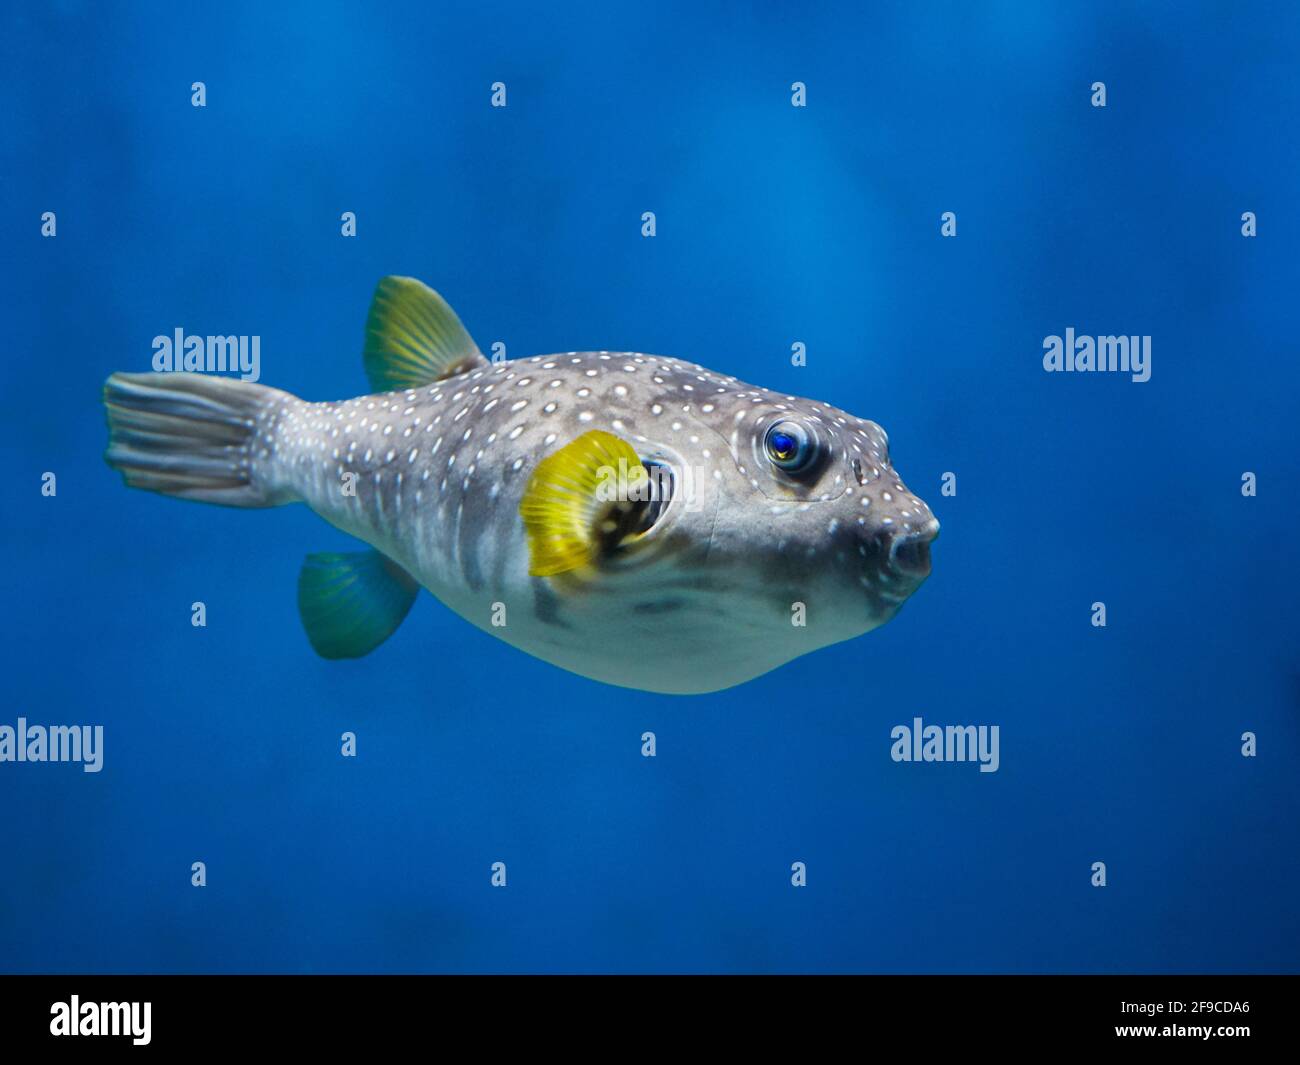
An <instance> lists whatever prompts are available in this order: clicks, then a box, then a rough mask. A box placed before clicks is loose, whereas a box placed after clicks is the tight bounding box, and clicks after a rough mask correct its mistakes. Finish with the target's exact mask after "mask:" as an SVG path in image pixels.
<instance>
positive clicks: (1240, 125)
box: [0, 3, 1300, 972]
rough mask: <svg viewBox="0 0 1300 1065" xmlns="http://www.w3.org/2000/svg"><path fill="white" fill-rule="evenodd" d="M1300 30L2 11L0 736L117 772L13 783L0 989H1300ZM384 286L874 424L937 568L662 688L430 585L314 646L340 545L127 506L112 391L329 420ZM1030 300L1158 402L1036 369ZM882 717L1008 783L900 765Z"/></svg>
mask: <svg viewBox="0 0 1300 1065" xmlns="http://www.w3.org/2000/svg"><path fill="white" fill-rule="evenodd" d="M1297 46H1300V16H1298V15H1297V9H1296V8H1295V7H1293V6H1284V5H1276V6H1271V5H1270V6H1264V5H1247V6H1244V7H1243V6H1241V5H1213V6H1210V5H1204V4H1200V5H1184V4H1172V3H1169V4H1144V5H1140V6H1139V5H1111V4H1101V5H1098V4H1092V3H1089V4H1053V5H1050V6H1048V5H1031V4H1022V3H1002V4H985V5H978V6H976V5H949V4H905V3H900V4H888V5H876V4H872V5H869V6H865V7H863V6H860V5H849V4H844V5H840V6H822V5H801V6H800V7H799V9H798V10H793V9H792V8H791V6H789V5H775V4H772V5H767V4H759V5H742V4H718V5H698V4H677V5H662V4H654V5H650V4H645V5H630V4H619V5H614V6H613V7H611V6H609V5H594V4H593V5H590V6H572V5H562V6H560V7H558V8H551V7H549V6H548V7H547V8H546V9H541V8H540V7H535V6H534V5H527V6H523V5H512V4H492V5H487V6H485V5H470V4H458V5H454V6H443V5H439V6H437V7H436V8H435V7H431V6H430V5H427V4H423V3H419V4H415V3H412V4H383V5H370V4H361V3H357V4H348V5H340V4H328V3H313V4H304V5H279V4H277V5H268V4H252V3H250V4H232V5H221V6H220V9H219V10H209V8H208V6H207V5H204V6H202V7H201V6H200V5H197V4H147V5H146V4H120V5H119V4H114V5H104V4H89V3H87V4H80V3H51V4H27V5H7V6H6V11H5V14H4V33H3V34H0V85H2V87H3V99H4V108H3V115H2V116H0V126H2V129H3V140H2V143H0V162H2V164H3V169H2V176H3V183H2V186H3V203H2V204H0V241H2V242H3V243H2V247H3V273H4V276H3V292H4V296H5V300H4V302H5V308H6V309H5V319H6V325H7V327H8V328H7V330H6V342H7V343H6V356H7V357H6V358H4V359H3V360H2V361H0V381H2V382H3V388H2V393H0V425H2V426H3V432H2V433H0V468H2V469H3V470H4V474H5V478H6V481H7V490H6V491H5V492H4V494H3V523H2V529H3V531H2V532H0V536H2V537H3V541H2V542H3V544H4V549H5V576H4V581H3V583H4V587H5V596H4V601H5V605H6V609H5V610H4V612H3V622H2V624H3V631H2V633H0V635H2V636H3V642H2V644H0V646H2V647H3V651H2V652H0V654H3V663H2V664H3V673H4V678H5V697H4V699H3V702H2V704H0V723H7V724H10V725H12V724H14V723H15V722H16V719H17V718H18V717H19V716H20V715H23V716H26V717H27V718H28V719H29V720H31V721H32V722H33V723H47V724H49V723H67V724H74V723H99V724H103V725H104V726H105V730H106V739H105V744H106V751H105V765H104V770H103V772H101V773H99V774H98V775H92V774H85V773H83V772H81V771H80V769H79V768H78V767H76V766H69V765H30V764H24V765H14V764H3V765H0V810H2V811H3V816H2V817H0V970H5V971H22V972H29V971H30V972H37V971H60V970H92V971H123V972H130V971H185V972H190V971H204V972H207V971H216V972H232V971H233V972H252V971H258V972H260V971H266V970H270V971H287V972H333V971H366V972H369V971H385V972H387V971H456V972H462V971H476V972H478V971H488V972H500V971H537V970H544V971H552V970H560V971H643V970H649V971H687V972H694V971H723V972H756V971H764V972H765V971H801V972H821V971H880V970H883V971H894V972H926V971H939V972H969V971H977V972H1013V971H1014V972H1019V971H1060V970H1064V971H1083V972H1131V971H1144V972H1145V971H1154V972H1165V971H1170V972H1182V971H1215V972H1218V971H1256V970H1267V971H1275V970H1286V971H1295V970H1296V969H1297V968H1300V965H1298V960H1300V916H1298V915H1297V908H1296V899H1297V897H1298V896H1300V847H1298V846H1297V827H1296V826H1297V821H1298V817H1300V773H1298V772H1297V764H1298V759H1300V661H1298V660H1297V646H1296V634H1297V629H1298V624H1297V623H1298V622H1300V605H1298V599H1300V597H1298V595H1297V592H1300V580H1298V579H1297V577H1298V574H1297V562H1296V552H1295V549H1294V546H1293V544H1292V540H1293V536H1294V527H1295V519H1296V517H1297V513H1298V508H1297V505H1296V496H1295V492H1296V485H1297V482H1298V480H1300V458H1298V457H1297V446H1296V445H1297V431H1296V427H1295V410H1296V401H1297V395H1298V393H1300V388H1298V386H1300V370H1298V369H1297V361H1296V360H1297V349H1296V337H1297V335H1298V327H1300V323H1298V322H1297V308H1298V307H1300V300H1297V298H1296V292H1297V280H1298V278H1297V273H1298V271H1297V269H1296V252H1295V249H1296V238H1297V224H1298V220H1297V208H1296V190H1297V188H1300V149H1298V148H1297V138H1296V136H1295V130H1296V128H1297V119H1298V118H1300V79H1298V78H1297V75H1296V60H1295V57H1296V53H1297ZM1098 80H1100V81H1104V82H1105V83H1106V86H1107V94H1108V106H1107V107H1106V108H1105V109H1100V108H1094V107H1092V106H1091V105H1090V102H1089V98H1090V95H1091V89H1090V86H1091V84H1092V83H1093V82H1094V81H1098ZM194 81H203V82H205V83H206V86H207V106H206V108H202V109H197V108H194V107H192V106H191V104H190V92H191V90H190V86H191V83H192V82H194ZM495 81H503V82H505V83H506V85H507V91H508V107H506V108H505V109H494V108H492V107H491V106H489V97H490V86H491V84H492V83H493V82H495ZM794 81H803V82H805V83H806V84H807V94H808V95H807V100H808V106H807V107H806V108H803V109H797V108H794V107H792V106H791V104H790V86H791V83H792V82H794ZM648 210H649V211H654V212H656V214H657V217H658V235H657V236H656V237H655V238H654V239H644V238H642V236H641V235H640V226H641V213H642V212H643V211H648ZM44 211H54V212H56V214H57V219H58V222H57V224H58V235H57V237H56V238H54V239H45V238H42V237H41V235H40V216H41V213H42V212H44ZM344 211H355V212H356V214H357V227H358V234H357V236H356V237H355V239H345V238H343V237H342V236H340V222H339V217H340V215H341V213H342V212H344ZM944 211H954V212H956V214H957V218H958V236H957V237H956V238H955V239H942V238H941V237H940V234H939V224H940V214H941V213H942V212H944ZM1243 211H1254V212H1256V213H1257V215H1258V218H1259V223H1258V224H1259V236H1258V237H1257V238H1255V239H1246V238H1243V237H1242V235H1241V233H1240V227H1241V221H1240V216H1241V214H1242V212H1243ZM390 273H399V274H412V275H415V276H418V277H421V278H423V279H425V280H426V281H428V282H429V283H430V284H432V285H434V286H435V287H436V288H438V289H439V290H441V291H442V292H443V293H444V294H445V295H446V296H447V298H448V300H449V301H450V302H451V304H452V305H453V306H454V307H455V308H456V309H457V311H458V312H459V314H460V316H461V317H462V319H463V320H464V321H465V323H466V325H467V326H468V328H469V329H470V331H471V332H472V333H473V334H474V336H475V337H476V339H477V340H478V342H479V343H480V345H481V346H483V347H484V348H485V349H486V348H487V347H488V346H489V345H490V344H491V343H493V342H495V341H498V340H499V341H502V342H504V343H505V344H506V345H507V348H508V351H509V354H510V355H511V356H512V357H514V356H524V355H531V354H537V353H545V352H552V351H556V350H570V349H584V348H610V349H621V348H628V349H635V350H640V351H647V352H656V353H662V354H670V355H678V356H682V357H685V358H688V359H691V360H695V361H700V362H703V363H704V364H706V365H708V366H710V367H712V368H714V369H717V370H720V371H723V372H727V373H732V374H737V375H739V376H740V377H741V378H742V379H745V380H748V381H751V382H754V383H757V384H762V385H766V386H768V387H771V388H773V389H778V390H781V391H788V392H792V393H798V394H801V395H805V396H810V397H813V398H816V399H822V400H826V401H828V402H831V403H834V404H836V405H838V406H842V407H844V408H847V409H849V410H851V411H853V412H854V413H856V414H859V415H861V416H864V417H870V418H872V419H874V420H876V421H878V422H880V423H881V424H882V425H884V426H885V428H886V429H887V430H888V431H889V433H890V436H891V439H892V444H893V454H894V459H895V462H896V464H897V466H898V469H899V471H900V473H901V474H902V476H903V477H904V479H905V480H906V481H907V482H908V484H909V485H910V486H911V488H912V489H913V490H914V491H916V492H918V493H919V494H921V495H922V496H923V497H924V498H925V499H927V500H928V501H929V502H930V503H931V504H932V505H933V507H934V509H935V511H936V512H937V514H938V516H939V518H940V519H941V521H942V523H943V536H942V538H941V539H940V541H939V542H938V543H937V544H936V546H935V571H934V575H933V576H932V577H931V579H930V581H929V582H928V583H927V584H926V586H925V587H924V588H922V589H921V590H920V592H919V593H918V594H917V595H916V596H915V597H914V598H913V599H912V600H911V602H909V603H908V605H907V606H906V607H905V608H904V609H903V611H902V613H901V614H900V615H899V617H898V618H897V619H896V620H895V621H893V622H892V623H891V624H889V625H888V626H886V627H885V628H883V629H881V630H880V631H878V632H875V633H873V634H871V635H868V636H866V637H864V638H862V639H860V640H856V641H853V642H851V643H847V644H841V645H839V646H836V647H833V648H830V649H828V650H825V651H822V652H820V653H817V654H815V655H811V656H808V657H805V658H802V659H800V660H798V661H796V662H794V663H793V664H791V665H789V666H786V667H785V668H783V669H781V670H779V671H777V672H775V673H772V674H769V675H768V676H765V677H762V678H760V679H758V680H756V681H754V682H752V683H749V684H746V685H744V686H742V687H739V688H735V689H733V690H731V691H727V692H723V693H721V694H716V695H710V696H705V697H696V698H678V699H673V698H667V697H660V696H654V695H649V694H644V693H638V692H630V691H622V690H617V689H613V688H608V687H602V686H600V685H598V684H595V683H593V682H590V681H587V680H583V679H581V678H578V677H575V676H571V675H569V674H566V673H563V672H561V671H559V670H557V669H555V668H552V667H550V666H547V665H545V664H543V663H541V662H538V661H535V660H533V659H531V658H528V657H526V656H524V655H522V654H520V653H518V652H516V651H514V650H512V649H510V648H509V647H507V646H506V645H504V644H502V643H499V642H497V641H495V640H493V639H492V638H491V637H489V636H486V635H484V634H482V633H480V632H479V631H477V630H475V629H474V628H472V627H471V626H470V625H469V624H467V623H465V622H463V621H461V620H460V619H458V618H457V617H455V616H453V615H452V614H450V613H449V612H448V611H447V610H445V609H444V608H442V607H441V606H440V605H439V604H438V603H436V602H435V601H433V600H432V599H431V598H430V597H428V596H424V597H422V598H421V600H420V601H419V602H418V604H417V606H416V608H415V610H414V611H413V612H412V615H411V617H410V618H409V619H408V620H407V622H406V624H405V625H404V626H403V627H402V629H401V630H400V632H399V633H398V634H397V636H396V637H395V638H394V639H392V640H391V641H389V642H388V643H387V644H385V645H384V646H383V647H382V648H381V649H380V650H379V651H378V652H376V653H375V654H373V655H372V656H370V657H369V658H366V659H364V660H361V661H356V662H344V663H330V662H325V661H322V660H320V659H318V658H317V657H316V656H315V655H314V654H313V653H312V651H311V649H310V647H309V646H308V644H307V641H306V638H305V636H304V635H303V632H302V629H301V627H300V625H299V622H298V618H297V611H296V604H295V581H296V576H297V571H298V567H299V563H300V561H301V559H302V556H303V555H304V553H306V552H308V551H317V550H331V549H342V550H348V549H350V547H349V545H350V543H351V541H348V540H347V538H346V537H344V536H343V535H342V534H341V533H338V532H336V531H334V530H333V529H331V528H329V527H328V526H326V525H325V524H324V523H323V522H322V521H320V520H319V519H317V518H315V517H314V516H313V515H312V514H311V513H310V512H308V511H307V510H306V509H305V508H301V507H291V508H282V509H279V510H275V511H265V512H256V511H236V510H227V509H223V508H218V507H205V506H198V505H189V504H182V503H178V502H175V501H172V500H168V499H164V498H162V497H158V496H153V495H150V494H147V493H143V492H134V491H128V490H127V489H126V488H124V487H123V486H122V484H121V483H120V480H119V478H118V477H117V475H115V474H114V473H112V472H111V471H110V470H109V469H108V468H107V467H106V466H105V465H104V462H103V460H102V457H101V454H102V451H103V448H104V444H105V427H104V418H103V414H102V409H101V406H100V401H99V390H100V386H101V383H102V381H103V379H104V378H105V377H106V376H107V375H108V374H109V373H110V372H112V371H114V370H136V371H139V370H146V369H148V368H149V365H150V358H151V356H152V348H151V341H152V338H153V337H154V336H155V335H158V334H170V333H171V331H172V330H174V329H175V328H177V327H181V328H184V329H186V330H187V331H189V332H191V333H200V334H204V333H223V334H224V333H241V334H259V335H260V336H261V338H262V380H263V381H264V382H265V383H267V384H271V385H275V386H277V387H281V388H286V389H289V390H291V391H293V392H296V393H298V394H299V395H302V396H303V397H305V398H309V399H337V398H342V397H347V396H352V395H357V394H360V393H363V392H364V391H365V390H366V389H365V378H364V375H363V373H362V368H361V341H362V334H363V326H364V320H365V314H366V309H367V306H368V303H369V299H370V295H371V292H372V289H373V286H374V284H375V282H376V280H377V279H378V278H379V277H380V276H382V275H384V274H390ZM1067 327H1074V328H1075V329H1076V330H1077V331H1078V332H1080V333H1090V334H1106V333H1135V334H1150V335H1151V336H1152V337H1153V341H1152V345H1153V374H1152V379H1151V381H1150V382H1148V383H1146V384H1134V383H1130V382H1129V381H1128V380H1127V379H1126V378H1122V377H1118V376H1114V375H1103V374H1096V375H1091V376H1078V375H1070V376H1067V375H1064V374H1056V375H1050V374H1046V373H1044V372H1043V370H1042V367H1041V359H1042V350H1043V349H1042V344H1043V338H1044V337H1045V336H1047V335H1049V334H1060V333H1063V332H1064V330H1065V329H1066V328H1067ZM795 341H802V342H804V343H805V344H806V345H807V350H808V365H807V366H806V367H804V368H796V367H793V366H791V364H790V346H791V344H792V343H794V342H795ZM1247 470H1249V471H1253V472H1255V473H1256V474H1257V475H1258V479H1259V494H1258V497H1257V498H1253V499H1252V498H1244V497H1243V496H1242V494H1241V491H1240V483H1241V475H1242V473H1243V471H1247ZM45 471H53V472H55V473H56V474H57V476H58V495H57V496H56V497H55V498H43V497H42V496H41V494H40V491H39V488H40V477H41V474H42V473H43V472H45ZM946 471H951V472H954V473H956V474H957V478H958V494H957V495H956V496H955V497H952V498H944V497H942V496H941V495H940V493H939V485H940V478H941V476H942V474H943V473H944V472H946ZM195 600H202V601H204V602H205V603H206V604H207V611H208V626H207V628H205V629H196V628H193V627H192V626H191V624H190V604H191V603H192V602H193V601H195ZM1098 600H1100V601H1104V602H1105V603H1106V605H1107V610H1108V625H1107V627H1106V628H1104V629H1097V628H1094V627H1092V625H1091V624H1090V607H1091V604H1092V603H1093V602H1094V601H1098ZM914 715H920V716H922V717H923V718H924V719H925V720H926V721H927V722H928V723H939V724H967V723H970V724H997V725H999V726H1000V728H1001V762H1002V764H1001V768H1000V770H999V771H998V772H997V773H993V774H980V773H979V772H977V771H976V769H975V767H974V766H972V765H950V764H948V765H945V764H937V765H936V764H930V765H914V764H896V763H894V762H892V761H891V760H890V757H889V750H890V739H889V732H890V729H891V728H892V727H893V726H894V725H896V724H899V723H902V722H910V721H911V719H912V717H913V716H914ZM345 730H354V731H355V732H356V733H357V735H358V745H359V757H357V758H356V759H345V758H342V757H340V754H339V745H340V744H339V737H340V734H341V733H342V732H344V731H345ZM646 730H653V731H654V732H656V733H657V735H658V751H659V753H658V757H657V758H654V759H646V758H642V757H641V755H640V736H641V734H642V732H643V731H646ZM1247 730H1249V731H1253V732H1255V733H1256V734H1257V735H1258V737H1259V741H1258V742H1259V754H1258V757H1256V758H1253V759H1249V758H1243V757H1242V755H1241V752H1240V746H1241V741H1240V737H1241V734H1242V733H1243V732H1244V731H1247ZM196 860H202V861H204V862H206V863H207V868H208V886H207V887H206V888H204V889H202V890H198V889H195V888H193V887H191V886H190V865H191V863H192V862H194V861H196ZM495 861H504V862H506V863H507V865H508V869H509V886H508V887H507V888H506V889H505V890H499V889H494V888H492V887H491V886H490V884H489V869H490V866H491V863H493V862H495ZM794 861H803V862H806V863H807V868H808V886H807V887H806V888H804V889H795V888H793V887H792V886H791V884H790V866H791V863H792V862H794ZM1094 861H1104V862H1106V863H1107V869H1108V881H1109V883H1108V886H1107V887H1105V888H1104V889H1097V888H1094V887H1092V886H1091V885H1090V875H1091V872H1090V871H1091V865H1092V863H1093V862H1094Z"/></svg>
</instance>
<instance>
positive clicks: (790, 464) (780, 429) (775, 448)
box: [763, 421, 817, 474]
mask: <svg viewBox="0 0 1300 1065" xmlns="http://www.w3.org/2000/svg"><path fill="white" fill-rule="evenodd" d="M763 450H764V451H766V452H767V457H768V459H769V460H770V461H771V463H772V465H774V466H776V467H777V468H778V469H781V470H784V471H785V472H786V473H791V474H794V473H799V472H801V471H803V470H806V469H807V468H808V467H809V466H810V465H811V464H812V461H813V459H814V458H816V456H817V445H816V442H815V441H814V440H813V438H812V437H811V436H810V435H809V433H808V430H807V429H805V428H804V427H803V426H802V425H800V424H799V423H798V422H790V421H785V422H777V423H776V424H775V425H773V426H771V427H770V428H769V429H768V430H767V436H766V437H764V438H763Z"/></svg>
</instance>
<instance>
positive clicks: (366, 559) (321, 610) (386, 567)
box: [298, 551, 420, 658]
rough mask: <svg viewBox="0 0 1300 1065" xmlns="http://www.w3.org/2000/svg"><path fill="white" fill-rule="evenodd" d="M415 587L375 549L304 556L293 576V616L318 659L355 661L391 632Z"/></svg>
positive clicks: (394, 565) (393, 564) (393, 630)
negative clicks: (295, 604)
mask: <svg viewBox="0 0 1300 1065" xmlns="http://www.w3.org/2000/svg"><path fill="white" fill-rule="evenodd" d="M419 587H420V586H419V585H418V584H416V582H415V580H414V579H413V578H412V577H411V576H410V574H408V573H407V572H406V570H404V569H402V567H401V566H399V565H398V564H397V563H396V562H393V561H392V560H391V559H389V558H387V557H386V556H384V555H382V554H380V553H379V552H378V551H353V552H349V553H347V554H313V555H308V556H307V557H306V559H304V560H303V564H302V569H301V570H300V571H299V573H298V613H299V614H300V615H301V617H302V624H303V628H305V629H306V630H307V639H309V640H310V641H311V645H312V647H313V648H315V650H316V653H317V654H318V655H320V656H321V657H322V658H360V657H362V655H368V654H369V653H370V652H371V651H373V650H374V649H375V648H376V647H378V646H379V645H380V644H381V643H383V642H384V641H385V640H386V639H388V637H390V636H391V635H392V634H393V633H394V632H396V631H397V627H398V626H399V625H400V624H401V623H402V619H403V618H405V617H406V615H407V612H408V611H409V610H410V609H411V604H412V603H414V602H415V593H416V592H417V591H418V590H419Z"/></svg>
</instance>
